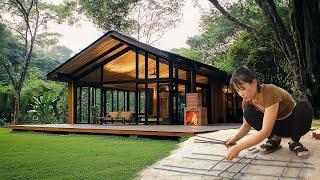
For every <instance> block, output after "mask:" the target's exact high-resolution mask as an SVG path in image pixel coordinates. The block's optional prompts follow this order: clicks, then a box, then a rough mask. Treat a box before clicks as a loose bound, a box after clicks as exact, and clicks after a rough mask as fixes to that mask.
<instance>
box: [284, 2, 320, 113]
mask: <svg viewBox="0 0 320 180" xmlns="http://www.w3.org/2000/svg"><path fill="white" fill-rule="evenodd" d="M289 5H290V23H291V28H292V35H293V38H294V42H295V48H296V50H297V54H298V57H299V62H300V64H301V66H302V67H301V68H302V72H303V74H302V75H303V76H304V77H305V79H306V82H305V87H306V90H307V95H308V100H309V101H310V103H311V104H312V106H313V108H314V112H315V114H314V115H315V117H316V118H319V117H320V102H319V94H320V87H319V84H320V60H319V57H320V24H319V23H317V21H318V20H319V19H320V7H319V6H320V1H318V0H308V1H303V0H291V1H290V4H289Z"/></svg>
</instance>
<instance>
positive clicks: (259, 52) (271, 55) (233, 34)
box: [173, 0, 294, 93]
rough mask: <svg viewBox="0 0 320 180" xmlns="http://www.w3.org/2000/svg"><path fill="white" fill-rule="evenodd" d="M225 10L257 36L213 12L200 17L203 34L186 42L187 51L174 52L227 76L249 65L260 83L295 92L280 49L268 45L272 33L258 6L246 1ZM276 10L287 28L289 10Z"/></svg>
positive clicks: (284, 7)
mask: <svg viewBox="0 0 320 180" xmlns="http://www.w3.org/2000/svg"><path fill="white" fill-rule="evenodd" d="M227 8H228V11H229V12H230V14H231V15H232V16H234V17H237V18H238V19H239V20H240V21H242V22H246V24H249V25H251V26H252V27H256V28H257V30H258V32H259V34H258V37H254V36H253V35H252V34H251V33H248V32H246V31H242V30H240V29H238V27H237V26H235V25H234V23H233V22H231V21H230V20H228V19H227V18H226V17H225V16H223V15H222V14H220V13H218V12H217V10H216V9H213V10H212V11H211V12H210V13H208V14H206V15H204V16H203V17H202V25H201V28H202V33H201V34H200V35H196V36H194V37H191V38H189V39H188V41H187V44H188V45H189V46H190V48H189V49H186V48H184V49H174V50H173V51H174V52H177V53H179V54H182V55H184V56H187V57H190V58H192V59H195V60H198V61H201V62H203V63H207V64H212V65H213V66H215V67H218V68H220V69H222V70H225V71H227V72H228V73H230V74H231V73H232V72H233V71H234V70H235V69H236V68H237V67H239V66H241V65H244V64H248V65H251V66H252V67H254V68H255V69H256V70H257V73H258V76H259V79H260V81H261V82H263V83H272V84H275V85H278V86H281V87H283V88H285V89H287V90H289V91H291V92H292V93H294V92H293V89H292V87H291V83H290V82H288V78H287V77H286V73H287V72H288V68H289V66H288V64H287V62H286V60H285V58H284V57H283V55H282V53H281V52H280V50H279V49H277V48H276V47H275V45H274V44H272V42H270V39H271V38H272V37H273V36H274V34H273V32H272V28H271V27H270V26H269V25H268V24H267V22H266V19H265V18H264V15H263V13H262V11H261V9H260V8H259V7H258V5H257V4H256V3H255V2H254V1H252V0H249V1H245V3H244V2H237V3H234V4H231V5H229V6H228V7H227ZM277 8H278V10H279V13H280V15H281V17H282V18H283V20H284V22H285V24H287V25H288V20H289V18H288V15H287V14H288V7H287V6H286V5H284V4H281V3H278V4H277Z"/></svg>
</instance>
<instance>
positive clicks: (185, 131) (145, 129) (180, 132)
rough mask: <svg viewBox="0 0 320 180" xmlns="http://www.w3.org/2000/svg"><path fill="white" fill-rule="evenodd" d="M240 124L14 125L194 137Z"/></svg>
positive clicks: (59, 130)
mask: <svg viewBox="0 0 320 180" xmlns="http://www.w3.org/2000/svg"><path fill="white" fill-rule="evenodd" d="M239 127H240V124H215V125H208V126H184V125H93V124H36V125H12V126H10V128H11V129H13V130H22V131H37V132H39V131H40V132H54V133H91V134H114V135H129V136H176V137H181V136H192V135H195V134H197V133H205V132H214V131H218V130H222V129H233V128H239Z"/></svg>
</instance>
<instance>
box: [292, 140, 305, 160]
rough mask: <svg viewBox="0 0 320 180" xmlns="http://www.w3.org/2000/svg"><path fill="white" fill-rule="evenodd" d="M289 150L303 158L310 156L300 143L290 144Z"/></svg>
mask: <svg viewBox="0 0 320 180" xmlns="http://www.w3.org/2000/svg"><path fill="white" fill-rule="evenodd" d="M289 149H290V150H291V151H292V152H294V153H295V154H296V155H297V156H298V157H301V158H305V157H308V156H309V155H310V153H309V150H308V149H307V148H305V147H303V145H302V144H301V143H300V142H291V143H289Z"/></svg>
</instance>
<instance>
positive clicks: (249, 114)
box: [243, 101, 313, 142]
mask: <svg viewBox="0 0 320 180" xmlns="http://www.w3.org/2000/svg"><path fill="white" fill-rule="evenodd" d="M263 115H264V113H262V112H261V111H258V110H256V108H255V107H254V106H253V105H251V104H249V105H248V106H247V108H246V109H245V110H244V112H243V116H244V118H245V119H246V120H247V122H248V123H249V124H250V125H251V127H253V128H254V129H256V130H258V131H259V130H261V129H262V121H263ZM312 117H313V109H312V106H311V104H310V103H309V102H307V101H301V102H299V103H297V104H296V106H295V107H294V109H293V111H292V114H291V115H290V116H289V117H287V118H285V119H283V120H277V121H276V123H275V125H274V127H273V130H272V133H271V135H270V136H269V137H268V138H269V139H270V138H272V137H273V135H277V136H280V137H290V138H291V139H292V140H293V141H294V142H299V140H300V138H301V136H303V135H305V134H306V133H307V132H308V131H309V130H310V128H311V123H312Z"/></svg>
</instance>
